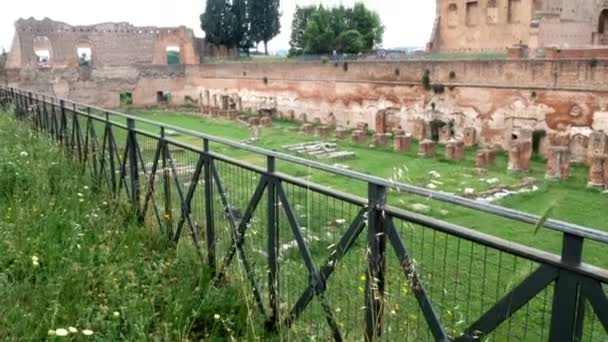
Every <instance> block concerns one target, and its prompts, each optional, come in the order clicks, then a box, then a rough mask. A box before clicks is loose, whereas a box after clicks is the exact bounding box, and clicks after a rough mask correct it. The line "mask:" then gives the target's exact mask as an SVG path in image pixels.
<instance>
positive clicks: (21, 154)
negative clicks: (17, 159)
mask: <svg viewBox="0 0 608 342" xmlns="http://www.w3.org/2000/svg"><path fill="white" fill-rule="evenodd" d="M19 155H20V156H22V157H27V152H25V151H22V152H21V153H19Z"/></svg>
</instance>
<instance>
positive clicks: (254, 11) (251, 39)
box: [200, 0, 281, 51]
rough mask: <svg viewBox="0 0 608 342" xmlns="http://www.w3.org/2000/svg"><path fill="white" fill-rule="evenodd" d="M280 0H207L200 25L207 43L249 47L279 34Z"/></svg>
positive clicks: (242, 47)
mask: <svg viewBox="0 0 608 342" xmlns="http://www.w3.org/2000/svg"><path fill="white" fill-rule="evenodd" d="M279 18H280V13H279V0H207V4H206V7H205V12H204V13H203V14H201V16H200V20H201V28H202V29H203V31H205V34H206V39H207V41H208V42H210V43H212V44H216V45H225V46H228V47H237V48H240V49H245V50H247V51H248V50H249V48H251V47H252V46H253V45H254V44H255V43H259V42H263V43H264V46H267V45H268V42H269V41H270V40H271V39H272V38H274V37H275V36H276V35H277V34H279V32H280V29H281V24H280V21H279Z"/></svg>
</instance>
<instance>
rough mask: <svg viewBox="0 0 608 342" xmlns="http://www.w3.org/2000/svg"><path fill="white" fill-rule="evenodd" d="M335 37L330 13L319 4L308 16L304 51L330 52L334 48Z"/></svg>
mask: <svg viewBox="0 0 608 342" xmlns="http://www.w3.org/2000/svg"><path fill="white" fill-rule="evenodd" d="M335 39H336V35H335V33H334V31H333V30H332V18H331V13H330V11H328V10H326V9H325V8H324V7H323V6H319V8H317V10H316V11H315V12H314V13H313V14H312V15H311V16H310V20H309V21H308V25H307V26H306V30H305V31H304V42H305V44H304V51H305V52H306V53H330V52H332V51H333V49H334V40H335Z"/></svg>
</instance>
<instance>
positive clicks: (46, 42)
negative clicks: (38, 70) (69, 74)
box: [33, 36, 53, 68]
mask: <svg viewBox="0 0 608 342" xmlns="http://www.w3.org/2000/svg"><path fill="white" fill-rule="evenodd" d="M33 48H34V54H35V55H36V59H37V60H36V62H37V63H38V66H39V67H42V68H44V67H50V65H51V60H52V58H53V49H52V47H51V41H50V39H49V37H44V36H39V37H34V44H33Z"/></svg>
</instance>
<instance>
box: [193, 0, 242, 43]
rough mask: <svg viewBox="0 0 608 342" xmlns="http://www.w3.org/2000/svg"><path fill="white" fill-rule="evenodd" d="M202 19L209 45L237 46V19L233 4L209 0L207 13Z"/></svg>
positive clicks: (222, 0) (202, 15)
mask: <svg viewBox="0 0 608 342" xmlns="http://www.w3.org/2000/svg"><path fill="white" fill-rule="evenodd" d="M200 19H201V28H202V29H203V31H205V39H206V40H207V41H208V42H209V43H212V44H216V45H226V46H229V47H234V46H237V45H236V44H235V34H234V28H235V26H236V18H235V15H234V13H233V12H232V9H231V4H230V3H228V2H227V1H226V0H207V5H206V7H205V13H203V14H201V16H200Z"/></svg>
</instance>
